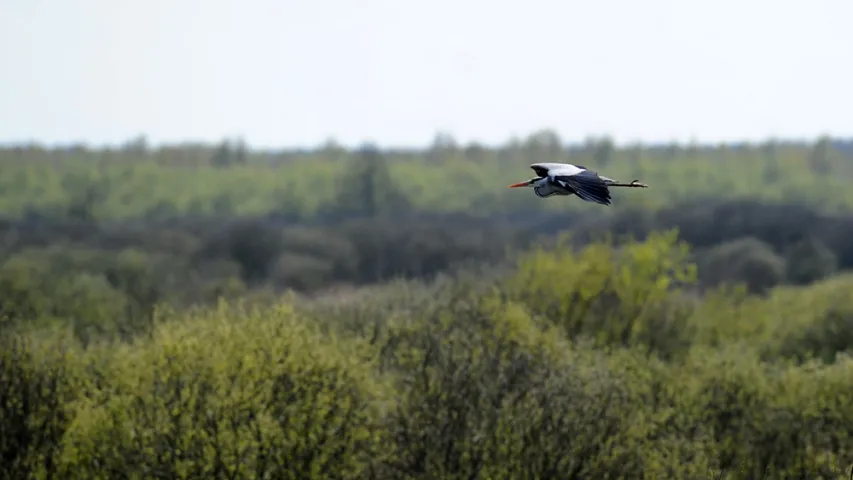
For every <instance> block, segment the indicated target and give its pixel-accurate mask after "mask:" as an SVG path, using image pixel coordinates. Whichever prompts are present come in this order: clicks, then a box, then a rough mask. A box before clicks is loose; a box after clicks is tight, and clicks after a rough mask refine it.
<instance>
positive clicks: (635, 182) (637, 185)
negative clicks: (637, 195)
mask: <svg viewBox="0 0 853 480" xmlns="http://www.w3.org/2000/svg"><path fill="white" fill-rule="evenodd" d="M607 186H608V187H632V188H649V186H648V185H646V184H645V183H640V181H639V180H632V181H631V183H622V182H617V181H615V180H611V181H608V182H607Z"/></svg>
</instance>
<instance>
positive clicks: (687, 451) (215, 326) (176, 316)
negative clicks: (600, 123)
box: [0, 232, 853, 479]
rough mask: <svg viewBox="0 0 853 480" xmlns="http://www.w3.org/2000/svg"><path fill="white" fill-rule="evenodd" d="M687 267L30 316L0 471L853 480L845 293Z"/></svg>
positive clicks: (656, 248)
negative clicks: (718, 283)
mask: <svg viewBox="0 0 853 480" xmlns="http://www.w3.org/2000/svg"><path fill="white" fill-rule="evenodd" d="M690 258H691V254H690V252H689V251H688V250H687V248H686V246H685V245H684V244H683V243H681V242H679V241H678V238H677V236H676V234H675V233H674V232H669V233H667V234H663V233H661V234H655V235H653V236H651V237H650V238H648V239H646V240H644V241H642V242H631V243H621V244H612V243H605V242H602V243H594V244H589V245H585V246H580V247H579V246H577V245H575V244H573V243H572V242H570V241H569V239H563V240H562V241H559V242H556V243H555V244H554V245H553V246H551V247H541V248H537V249H534V250H530V251H526V252H520V254H519V255H518V256H516V257H515V258H514V260H515V262H516V264H515V266H514V267H512V268H509V269H508V270H504V269H501V268H498V269H491V270H481V271H476V272H474V273H471V274H464V273H463V274H460V275H455V276H444V277H441V278H438V279H437V280H436V281H431V282H405V281H397V282H394V283H391V284H387V285H384V286H374V287H364V288H360V289H355V290H343V289H342V290H339V291H336V292H334V293H331V292H330V293H327V294H325V295H321V296H317V297H313V298H303V297H298V296H295V295H290V296H285V297H281V298H279V299H277V300H274V301H273V302H268V301H266V300H265V303H264V304H257V305H254V306H253V305H250V304H241V303H233V302H232V303H225V302H222V303H220V304H219V306H218V307H205V308H200V309H192V310H167V311H162V312H161V310H159V309H157V308H155V309H154V311H153V314H152V323H151V327H150V328H149V329H148V330H147V331H146V333H145V334H144V335H143V334H139V335H137V336H136V337H133V338H131V337H125V339H123V340H120V339H103V340H98V339H97V338H98V337H97V336H96V335H95V336H93V337H92V338H90V339H89V340H90V341H89V342H88V344H86V345H83V344H81V343H80V342H79V340H77V339H76V337H75V336H74V335H71V334H70V332H68V328H64V327H62V326H61V325H59V326H54V327H38V328H37V327H36V326H37V325H40V324H41V322H38V321H31V322H28V323H26V324H25V325H24V326H25V327H26V326H29V328H23V327H22V328H23V330H22V329H16V330H15V331H11V330H9V331H7V332H6V333H5V334H4V335H3V337H2V339H3V342H4V343H3V344H2V352H0V406H2V411H0V416H2V420H3V423H2V425H3V430H2V432H0V454H2V459H3V462H2V464H0V468H2V469H3V470H2V475H0V476H2V477H3V478H27V477H28V476H29V477H32V478H47V477H51V476H54V477H55V476H64V477H73V476H78V475H80V476H87V477H110V478H112V477H134V478H143V477H145V478H148V477H158V476H161V477H162V476H165V477H169V478H175V477H179V478H233V477H240V478H261V477H263V478H271V477H274V478H381V479H385V478H437V477H438V478H544V477H551V478H637V479H640V478H671V479H682V478H709V479H710V478H726V479H747V478H750V479H751V478H810V479H811V478H833V479H836V478H847V472H846V470H848V469H849V465H850V464H851V462H853V408H851V406H853V405H851V403H850V396H849V391H850V388H851V387H853V383H851V381H853V380H851V379H853V361H851V360H850V359H848V358H847V357H846V356H844V355H843V353H842V352H845V351H846V350H847V349H848V348H849V347H850V346H851V345H853V342H851V341H850V340H849V339H847V337H846V336H843V335H842V333H843V331H844V328H843V326H844V325H845V324H846V323H845V322H846V319H848V318H851V316H850V314H849V312H851V311H853V310H851V309H850V305H851V304H850V301H849V299H850V296H849V291H850V288H851V285H853V283H851V280H850V278H849V277H843V276H839V277H837V278H834V279H831V280H828V281H824V282H821V283H817V284H814V285H812V286H808V287H777V288H774V289H771V290H768V291H767V292H765V293H764V294H763V295H761V296H756V295H751V294H748V293H747V292H746V291H745V290H732V289H728V288H721V289H717V290H709V291H708V292H706V293H705V294H704V295H702V296H700V295H698V294H697V293H696V292H695V291H694V290H693V289H692V288H691V284H693V282H694V281H695V272H694V267H693V266H692V265H691V263H690ZM131 278H132V277H131ZM19 314H20V315H26V314H29V312H26V311H23V310H21V311H20V313H19ZM78 472H79V473H78ZM28 474H29V475H28Z"/></svg>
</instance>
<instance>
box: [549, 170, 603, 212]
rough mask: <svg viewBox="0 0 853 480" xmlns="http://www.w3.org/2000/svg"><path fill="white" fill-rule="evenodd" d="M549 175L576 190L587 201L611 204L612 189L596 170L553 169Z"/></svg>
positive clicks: (559, 183) (559, 182) (568, 187)
mask: <svg viewBox="0 0 853 480" xmlns="http://www.w3.org/2000/svg"><path fill="white" fill-rule="evenodd" d="M549 176H550V177H551V181H552V182H554V183H556V184H557V185H560V186H562V187H563V188H567V189H570V190H574V192H575V195H577V196H578V197H580V198H581V199H583V200H585V201H587V202H592V203H598V204H600V205H610V199H611V198H610V189H608V188H607V182H606V181H605V180H604V179H602V178H601V177H599V176H598V174H597V173H595V172H591V171H589V170H582V171H580V172H576V171H572V170H562V171H561V170H552V171H551V172H549Z"/></svg>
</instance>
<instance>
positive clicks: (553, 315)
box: [505, 231, 695, 356]
mask: <svg viewBox="0 0 853 480" xmlns="http://www.w3.org/2000/svg"><path fill="white" fill-rule="evenodd" d="M688 255H689V251H688V248H687V246H686V245H685V244H683V243H680V242H678V241H677V232H675V231H670V232H668V233H666V234H654V235H652V236H650V237H649V239H647V240H646V241H644V242H629V243H627V244H625V245H623V246H621V247H618V248H617V247H614V246H613V245H611V244H609V243H605V242H601V243H594V244H589V245H587V246H584V247H583V248H581V249H580V251H575V249H573V248H572V246H571V244H570V243H569V239H568V237H563V238H561V240H560V241H559V242H558V243H557V244H556V246H555V247H554V248H553V249H549V250H545V249H539V250H535V251H533V252H530V253H525V254H522V255H520V256H519V258H518V260H517V273H515V275H513V276H512V277H511V278H510V279H509V280H508V281H507V282H506V285H505V288H506V290H507V292H508V295H509V296H510V297H511V298H514V299H517V300H518V301H520V302H522V303H523V304H524V305H525V306H526V307H527V308H528V309H530V311H531V312H532V313H533V314H534V315H536V316H539V317H541V318H543V319H545V320H546V321H548V322H551V323H553V324H556V325H559V326H560V327H561V328H562V329H563V330H564V332H565V333H566V334H567V335H568V336H569V338H576V337H578V336H589V337H592V338H594V339H595V340H596V343H597V344H598V345H614V346H633V345H643V346H645V347H646V348H647V349H648V350H650V351H654V352H656V353H658V354H661V355H664V356H669V355H673V354H676V353H678V352H680V351H682V350H684V349H685V348H686V346H687V345H689V339H690V332H689V331H688V326H689V323H688V318H689V316H690V312H691V310H692V305H691V302H689V301H687V300H686V299H684V298H683V296H682V288H683V287H684V286H686V285H689V284H691V283H692V282H693V281H694V280H695V268H694V266H693V265H691V264H690V263H689V262H688Z"/></svg>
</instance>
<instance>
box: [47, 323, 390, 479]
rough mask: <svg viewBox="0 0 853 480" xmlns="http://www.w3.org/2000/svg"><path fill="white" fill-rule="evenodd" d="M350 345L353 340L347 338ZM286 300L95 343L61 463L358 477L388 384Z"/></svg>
mask: <svg viewBox="0 0 853 480" xmlns="http://www.w3.org/2000/svg"><path fill="white" fill-rule="evenodd" d="M354 348H355V347H354ZM349 352H350V349H348V348H346V347H344V346H343V345H341V344H340V343H337V342H334V341H330V339H329V338H326V337H322V336H320V335H319V334H317V333H316V332H315V331H314V329H312V328H311V327H309V326H308V325H306V324H305V323H303V322H301V321H300V320H299V319H298V318H296V317H295V316H294V314H293V312H292V311H290V310H289V309H287V308H286V307H281V308H280V309H278V310H267V311H248V310H241V309H238V308H226V307H222V308H221V309H219V310H217V311H205V312H201V313H197V314H194V315H192V316H189V317H186V316H185V317H184V318H183V319H181V320H180V321H179V322H172V321H167V322H165V323H162V324H160V325H159V326H158V327H157V328H156V329H155V330H154V331H153V334H152V337H151V338H150V339H138V340H136V341H135V342H134V343H133V344H130V345H124V346H121V345H117V344H107V345H102V346H99V347H92V348H91V349H90V354H89V356H88V357H87V359H86V361H85V364H86V365H87V367H86V368H87V369H88V370H89V371H90V372H91V375H93V376H94V377H97V378H99V379H101V380H100V381H99V382H98V383H99V384H100V387H99V388H97V389H94V390H92V391H91V392H89V394H88V395H87V396H86V399H85V400H81V401H80V404H79V407H78V411H77V415H76V417H75V418H74V421H73V422H72V424H71V426H70V430H69V432H68V434H67V435H66V437H65V440H64V446H65V449H64V451H63V456H62V463H61V467H62V469H63V470H62V471H63V472H64V473H65V474H67V475H71V474H74V475H84V476H87V477H92V478H100V477H113V476H122V477H124V476H129V477H137V476H167V477H169V478H220V477H229V478H233V477H235V476H236V477H242V478H245V477H257V478H269V477H275V478H361V477H363V476H364V475H365V474H366V472H368V471H369V469H370V468H372V466H373V465H375V463H376V462H379V461H381V460H382V458H383V455H384V454H385V453H386V452H387V451H388V449H387V448H385V447H383V439H382V434H381V433H382V432H381V431H380V429H379V421H378V415H379V409H380V408H381V405H382V402H381V399H382V398H383V395H384V392H385V391H386V389H385V388H384V387H383V385H382V384H381V382H377V381H376V379H375V378H374V377H373V376H372V370H371V367H370V365H368V364H365V363H363V362H359V361H356V360H355V358H361V357H360V356H354V357H352V356H350V355H349Z"/></svg>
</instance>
